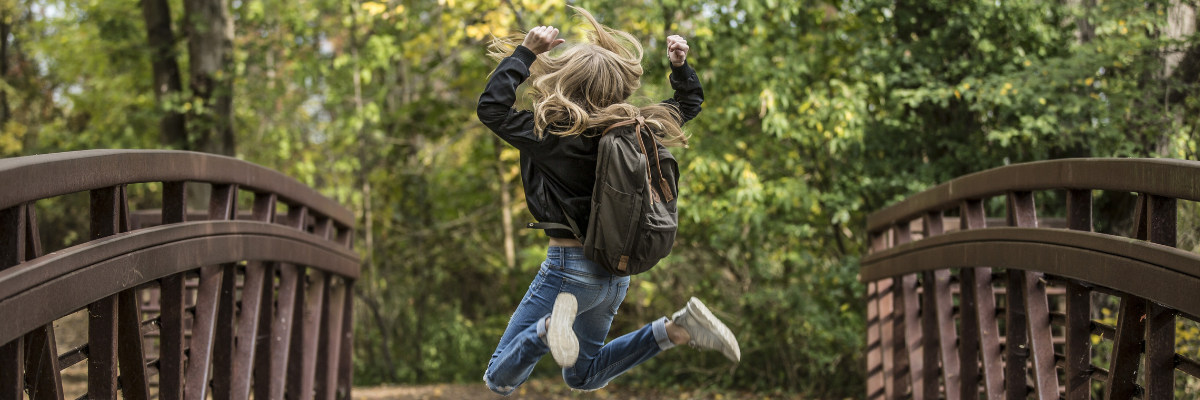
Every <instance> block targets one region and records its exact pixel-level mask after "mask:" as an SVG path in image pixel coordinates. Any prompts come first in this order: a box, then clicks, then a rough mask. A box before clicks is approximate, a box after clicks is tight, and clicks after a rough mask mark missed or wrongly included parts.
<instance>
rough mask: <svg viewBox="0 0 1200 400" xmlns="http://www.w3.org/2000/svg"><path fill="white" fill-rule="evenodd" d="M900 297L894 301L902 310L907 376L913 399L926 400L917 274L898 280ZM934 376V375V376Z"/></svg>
mask: <svg viewBox="0 0 1200 400" xmlns="http://www.w3.org/2000/svg"><path fill="white" fill-rule="evenodd" d="M899 284H900V288H899V294H900V296H899V297H898V298H897V299H896V304H897V308H900V309H902V310H903V313H904V314H903V315H902V317H903V320H904V329H903V331H902V332H903V336H904V342H903V343H904V348H905V349H906V350H907V351H906V352H905V354H904V356H905V357H906V358H907V359H908V376H909V378H910V379H911V382H912V383H911V385H912V386H911V387H910V388H911V390H912V398H913V399H926V398H928V397H926V395H925V389H926V388H928V385H927V384H926V383H925V381H926V379H925V367H926V366H925V358H924V351H922V348H921V347H922V345H923V344H924V340H923V338H922V336H921V335H922V334H923V333H924V332H921V314H920V312H921V304H920V302H919V300H918V298H917V274H906V275H904V276H903V277H901V278H900V283H899ZM935 376H936V375H935Z"/></svg>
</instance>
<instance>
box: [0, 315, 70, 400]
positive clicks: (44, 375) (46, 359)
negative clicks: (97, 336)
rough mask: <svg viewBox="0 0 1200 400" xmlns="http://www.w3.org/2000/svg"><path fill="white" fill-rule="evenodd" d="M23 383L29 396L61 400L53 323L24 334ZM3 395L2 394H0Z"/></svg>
mask: <svg viewBox="0 0 1200 400" xmlns="http://www.w3.org/2000/svg"><path fill="white" fill-rule="evenodd" d="M25 337H26V338H27V339H28V340H27V341H26V344H27V348H26V349H25V352H26V354H25V357H26V359H25V371H26V376H25V384H26V385H27V388H28V393H29V398H30V399H34V400H62V398H63V391H62V375H61V374H60V373H59V370H58V344H57V343H56V339H55V337H54V324H53V323H50V324H46V325H44V326H42V327H39V328H38V329H36V330H34V331H33V332H30V333H28V334H26V335H25ZM0 397H3V396H0Z"/></svg>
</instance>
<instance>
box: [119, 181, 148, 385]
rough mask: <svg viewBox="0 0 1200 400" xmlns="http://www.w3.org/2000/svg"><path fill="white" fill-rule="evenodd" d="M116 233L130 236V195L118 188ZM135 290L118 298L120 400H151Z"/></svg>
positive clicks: (139, 308) (138, 303)
mask: <svg viewBox="0 0 1200 400" xmlns="http://www.w3.org/2000/svg"><path fill="white" fill-rule="evenodd" d="M117 190H118V193H117V202H118V204H117V232H129V229H130V224H129V192H128V191H127V188H126V186H125V185H121V186H118V187H117ZM140 303H141V301H140V299H139V296H138V291H137V289H136V288H129V289H126V290H124V291H121V292H120V293H118V294H117V359H118V362H119V365H118V371H119V372H120V377H119V379H120V381H119V385H120V387H121V397H123V398H125V399H132V400H147V399H149V398H150V382H149V380H148V379H147V375H146V353H145V349H144V346H145V344H146V341H145V339H144V338H143V337H142V329H141V328H142V308H141V304H140Z"/></svg>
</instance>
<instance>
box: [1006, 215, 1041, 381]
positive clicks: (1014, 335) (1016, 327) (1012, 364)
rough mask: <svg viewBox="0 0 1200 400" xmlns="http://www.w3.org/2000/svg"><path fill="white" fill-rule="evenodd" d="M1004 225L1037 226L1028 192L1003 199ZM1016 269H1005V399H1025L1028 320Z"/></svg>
mask: <svg viewBox="0 0 1200 400" xmlns="http://www.w3.org/2000/svg"><path fill="white" fill-rule="evenodd" d="M1006 200H1007V202H1006V203H1007V211H1008V212H1007V213H1006V214H1007V220H1008V226H1018V227H1037V218H1036V216H1035V215H1034V214H1033V212H1034V211H1035V209H1034V204H1033V193H1032V192H1012V193H1009V194H1008V196H1007V198H1006ZM1026 275H1027V274H1026V273H1025V271H1023V270H1019V269H1009V270H1008V284H1007V285H1006V286H1005V295H1004V299H1005V307H1004V309H1005V310H1006V312H1005V314H1004V315H1005V320H1006V323H1005V328H1006V329H1005V332H1006V336H1005V339H1006V342H1005V346H1004V350H1005V351H1004V353H1005V357H1004V376H1005V377H1006V378H1007V379H1006V380H1005V386H1006V393H1007V397H1008V399H1009V400H1021V399H1025V396H1026V394H1027V392H1028V387H1027V384H1026V378H1027V377H1028V371H1027V369H1026V368H1027V367H1026V363H1027V361H1028V359H1029V319H1028V318H1027V316H1026V314H1025V313H1026V310H1027V307H1026V304H1025V300H1026V299H1027V296H1026V295H1025V278H1026Z"/></svg>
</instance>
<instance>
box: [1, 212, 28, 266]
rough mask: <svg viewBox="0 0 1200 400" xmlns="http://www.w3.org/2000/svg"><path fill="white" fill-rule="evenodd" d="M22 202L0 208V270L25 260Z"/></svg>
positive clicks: (24, 221) (24, 218)
mask: <svg viewBox="0 0 1200 400" xmlns="http://www.w3.org/2000/svg"><path fill="white" fill-rule="evenodd" d="M26 210H27V207H25V205H24V204H22V205H19V206H15V207H9V208H6V209H3V210H0V271H3V270H5V269H8V268H9V267H12V266H14V265H17V264H20V263H21V262H22V261H25V246H26V245H25V229H26V228H25V223H26V217H25V211H26Z"/></svg>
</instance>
